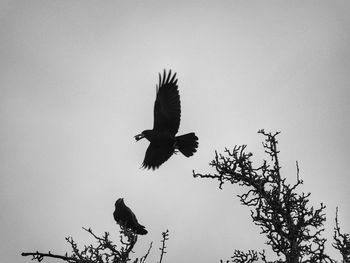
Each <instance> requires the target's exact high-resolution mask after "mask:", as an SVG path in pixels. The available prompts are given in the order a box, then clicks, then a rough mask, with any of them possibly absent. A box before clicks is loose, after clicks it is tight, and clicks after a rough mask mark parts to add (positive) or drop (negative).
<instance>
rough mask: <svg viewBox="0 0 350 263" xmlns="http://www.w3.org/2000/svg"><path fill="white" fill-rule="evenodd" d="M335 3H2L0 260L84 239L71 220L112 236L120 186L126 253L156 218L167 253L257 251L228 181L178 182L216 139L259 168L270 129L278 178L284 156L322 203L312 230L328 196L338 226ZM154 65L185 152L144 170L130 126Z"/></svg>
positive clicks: (339, 83) (149, 116)
mask: <svg viewBox="0 0 350 263" xmlns="http://www.w3.org/2000/svg"><path fill="white" fill-rule="evenodd" d="M349 14H350V2H349V1H317V2H316V1H193V2H191V1H147V2H146V1H138V2H136V1H93V2H91V1H2V2H1V4H0V72H1V73H0V74H1V77H0V125H1V129H0V143H1V147H0V176H1V177H0V178H1V183H0V209H1V213H0V242H1V246H0V254H1V257H2V259H1V261H3V262H30V258H23V257H21V256H20V252H22V251H36V250H39V251H42V252H48V251H49V250H50V251H51V252H53V253H64V252H66V251H68V252H70V251H71V249H70V247H69V246H68V244H67V243H66V242H65V240H64V237H66V236H73V237H75V238H76V241H77V242H78V243H79V244H80V245H83V244H89V243H91V242H92V241H93V240H92V239H91V238H90V237H89V236H88V234H87V233H85V232H84V231H83V230H82V229H81V227H83V226H84V227H91V228H92V229H94V230H95V232H96V233H98V234H102V233H103V232H104V231H109V232H111V234H112V237H113V238H114V239H115V240H118V227H117V226H116V224H115V222H114V220H113V216H112V213H113V210H114V202H115V200H116V199H117V198H119V197H124V200H125V202H126V204H127V205H128V206H130V207H131V208H132V209H133V210H134V212H135V213H136V215H137V217H138V219H139V221H140V223H142V224H143V225H145V226H146V228H147V230H148V232H149V234H148V235H146V236H142V237H140V238H139V241H138V243H137V246H136V247H135V252H136V254H135V256H142V255H143V254H144V253H145V251H146V250H147V248H148V246H149V243H150V242H151V241H153V242H154V244H153V250H152V252H151V254H150V256H149V259H148V262H156V260H158V259H159V250H158V247H159V246H160V240H161V232H162V231H165V230H166V229H169V231H170V239H169V241H168V243H167V247H168V249H167V250H168V253H167V254H166V255H165V259H164V262H167V263H177V262H208V263H209V262H219V260H220V259H228V258H229V257H230V256H231V255H232V254H233V251H234V249H242V250H247V249H258V250H261V249H262V248H267V247H266V245H264V242H265V241H266V239H265V237H264V236H261V235H259V231H260V230H259V228H258V227H257V226H255V225H254V224H253V223H252V221H251V218H250V212H249V209H247V208H246V207H242V206H241V205H240V203H239V199H238V198H237V197H236V194H237V193H239V192H240V188H239V187H237V186H231V185H227V186H225V187H224V190H219V189H218V183H217V182H216V181H206V180H202V179H195V178H193V177H192V170H193V169H195V170H196V171H197V172H204V173H206V172H210V171H212V170H210V167H209V165H208V163H209V162H210V161H211V160H212V158H213V156H214V150H215V149H217V150H218V151H219V152H221V151H223V149H224V147H225V146H226V147H233V146H234V145H236V144H239V145H240V144H248V150H249V151H252V152H253V153H254V159H255V160H257V161H259V162H258V163H257V164H256V165H259V164H261V162H260V161H261V160H262V159H263V158H265V156H264V154H263V150H262V147H261V141H262V139H263V137H262V136H261V135H259V134H257V131H258V130H259V129H261V128H264V129H265V130H266V131H273V132H274V131H277V130H278V131H281V132H282V133H281V135H280V136H279V137H278V138H279V140H280V143H279V147H280V151H281V153H280V160H281V165H282V173H283V175H284V176H285V177H287V180H288V182H291V183H293V182H295V180H296V168H295V161H296V160H297V161H299V166H300V176H301V178H302V179H303V180H304V182H305V184H304V186H303V187H302V190H304V191H306V192H311V193H312V195H311V203H312V204H315V205H318V204H319V203H320V202H324V203H325V204H326V205H327V209H326V212H327V223H326V225H325V227H326V232H325V236H326V237H327V238H328V239H331V237H332V233H333V227H334V215H335V209H336V206H339V209H340V210H339V220H340V223H341V227H342V229H343V230H344V231H346V232H348V233H349V232H350V223H349V222H350V202H349V189H350V173H349V168H348V167H349V163H350V150H349V149H350V148H349V147H350V139H349V134H350V121H349V116H350V103H349V102H350V100H349V99H350V96H349V95H350V87H349V83H350V16H349ZM164 68H165V69H172V70H173V71H176V72H177V76H178V79H179V81H178V84H179V90H180V96H181V107H182V120H181V124H180V129H179V132H180V133H187V132H192V131H194V132H196V134H197V135H198V137H199V150H198V152H197V153H196V154H195V155H194V156H193V157H191V158H188V159H187V158H186V157H184V156H182V155H181V154H178V155H176V156H173V157H172V158H171V159H170V160H169V161H168V162H166V163H165V164H164V165H162V166H161V167H160V169H158V170H157V171H147V170H143V169H140V166H141V163H142V161H143V157H144V153H145V151H146V148H147V146H148V142H147V141H146V140H142V141H140V142H138V143H136V142H135V140H134V138H133V136H134V135H136V134H137V133H139V132H141V131H142V130H144V129H147V128H152V125H153V104H154V99H155V87H156V83H157V81H158V72H160V71H162V70H163V69H164ZM329 241H330V240H329ZM267 249H268V248H267ZM268 251H269V249H268ZM327 252H328V253H329V254H331V255H333V256H334V257H335V258H336V259H340V255H339V254H338V253H337V252H335V251H334V249H333V248H331V245H330V243H328V245H327ZM269 255H271V254H269ZM271 259H273V257H272V258H271ZM51 262H56V261H51Z"/></svg>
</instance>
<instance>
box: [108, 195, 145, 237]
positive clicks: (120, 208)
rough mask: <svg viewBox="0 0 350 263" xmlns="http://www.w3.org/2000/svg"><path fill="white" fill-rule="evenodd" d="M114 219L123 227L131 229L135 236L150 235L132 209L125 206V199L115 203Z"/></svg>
mask: <svg viewBox="0 0 350 263" xmlns="http://www.w3.org/2000/svg"><path fill="white" fill-rule="evenodd" d="M113 217H114V220H115V221H116V222H117V223H118V224H119V225H120V226H121V227H124V228H127V229H131V230H132V231H133V232H134V233H135V234H138V235H145V234H147V233H148V232H147V230H146V229H145V227H144V226H143V225H141V224H139V222H138V221H137V219H136V216H135V214H134V213H133V212H132V211H131V209H130V208H129V207H127V206H126V205H125V203H124V199H123V198H119V199H118V200H117V201H116V202H115V210H114V212H113Z"/></svg>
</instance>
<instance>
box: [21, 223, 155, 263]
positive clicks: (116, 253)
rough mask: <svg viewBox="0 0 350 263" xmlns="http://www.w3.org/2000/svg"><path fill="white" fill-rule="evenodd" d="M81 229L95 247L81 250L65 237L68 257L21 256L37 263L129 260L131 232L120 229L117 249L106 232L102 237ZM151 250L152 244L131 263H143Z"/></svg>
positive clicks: (120, 262) (119, 262)
mask: <svg viewBox="0 0 350 263" xmlns="http://www.w3.org/2000/svg"><path fill="white" fill-rule="evenodd" d="M83 229H84V230H85V231H86V232H88V233H89V234H90V235H92V236H93V237H94V238H95V240H96V242H97V245H95V246H94V245H88V246H86V245H85V246H84V248H83V249H79V248H78V245H77V243H76V242H75V241H74V240H73V238H72V237H66V238H65V239H66V241H67V242H68V243H69V244H70V246H71V248H72V254H71V255H70V256H68V254H67V253H66V254H65V255H56V254H52V253H51V252H50V251H49V252H48V253H41V252H38V251H36V252H29V253H22V254H21V255H22V256H32V260H37V261H38V262H41V261H42V260H43V259H44V258H58V259H61V260H63V261H66V262H69V263H126V262H128V261H130V260H131V259H130V258H129V255H130V253H131V252H132V249H133V248H134V246H135V244H136V242H137V235H136V234H135V233H133V232H132V231H131V230H128V229H124V228H121V230H120V243H121V244H122V245H121V246H119V247H118V246H117V245H116V244H114V243H113V241H112V240H111V239H110V235H109V233H108V232H105V233H104V235H103V236H98V235H96V234H95V233H94V232H93V231H92V230H91V228H84V227H83ZM151 248H152V243H151V244H150V246H149V249H148V251H147V253H146V254H145V255H144V256H142V257H141V258H140V259H139V258H136V259H135V260H133V262H134V263H137V262H140V263H145V261H146V258H147V256H148V255H149V253H150V251H151Z"/></svg>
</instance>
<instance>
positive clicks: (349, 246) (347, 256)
mask: <svg viewBox="0 0 350 263" xmlns="http://www.w3.org/2000/svg"><path fill="white" fill-rule="evenodd" d="M333 239H334V241H335V242H334V243H333V244H332V246H333V247H334V248H335V249H337V250H339V252H340V254H341V255H342V257H343V261H344V262H350V235H349V234H346V233H341V232H340V227H339V222H338V207H337V208H336V212H335V227H334V235H333Z"/></svg>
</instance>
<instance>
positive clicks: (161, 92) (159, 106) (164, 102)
mask: <svg viewBox="0 0 350 263" xmlns="http://www.w3.org/2000/svg"><path fill="white" fill-rule="evenodd" d="M180 118H181V107H180V95H179V90H178V87H177V79H176V73H175V74H174V75H173V76H172V77H171V70H170V71H169V74H168V75H166V71H165V70H164V72H163V77H162V76H161V74H160V73H159V84H158V85H157V97H156V101H155V103H154V123H153V130H155V131H159V132H168V133H170V134H172V135H175V134H176V133H177V131H178V129H179V126H180Z"/></svg>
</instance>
